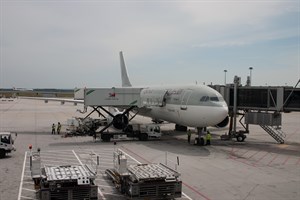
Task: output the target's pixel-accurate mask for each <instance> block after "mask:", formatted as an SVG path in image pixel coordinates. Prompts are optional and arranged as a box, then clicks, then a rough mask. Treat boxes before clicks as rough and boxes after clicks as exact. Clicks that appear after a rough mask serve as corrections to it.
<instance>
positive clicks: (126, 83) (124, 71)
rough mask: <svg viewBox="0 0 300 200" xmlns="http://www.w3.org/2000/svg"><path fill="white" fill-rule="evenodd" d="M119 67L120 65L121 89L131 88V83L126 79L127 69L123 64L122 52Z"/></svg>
mask: <svg viewBox="0 0 300 200" xmlns="http://www.w3.org/2000/svg"><path fill="white" fill-rule="evenodd" d="M120 65H121V78H122V87H131V83H130V81H129V78H128V74H127V69H126V66H125V62H124V57H123V52H122V51H120Z"/></svg>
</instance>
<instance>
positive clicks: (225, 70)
mask: <svg viewBox="0 0 300 200" xmlns="http://www.w3.org/2000/svg"><path fill="white" fill-rule="evenodd" d="M226 72H227V69H224V73H225V78H224V85H226Z"/></svg>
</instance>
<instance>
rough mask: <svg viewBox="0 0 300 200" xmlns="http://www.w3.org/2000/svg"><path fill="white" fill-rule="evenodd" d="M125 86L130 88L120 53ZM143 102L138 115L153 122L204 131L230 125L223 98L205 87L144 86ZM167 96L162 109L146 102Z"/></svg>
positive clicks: (161, 106)
mask: <svg viewBox="0 0 300 200" xmlns="http://www.w3.org/2000/svg"><path fill="white" fill-rule="evenodd" d="M120 64H121V77H122V86H123V87H131V86H132V85H131V83H130V80H129V78H128V74H127V70H126V66H125V62H124V57H123V53H122V52H120ZM140 95H141V100H142V102H143V105H145V107H142V108H139V114H140V115H144V116H147V117H150V118H152V119H154V121H161V120H163V121H168V122H172V123H175V124H176V128H180V126H188V127H196V128H203V127H208V126H217V127H225V126H226V125H227V124H228V122H229V118H228V106H227V104H226V102H225V101H224V99H223V97H222V95H221V94H220V93H218V92H217V91H216V90H214V89H212V88H210V87H208V86H205V85H185V86H156V87H144V88H143V90H142V91H141V94H140ZM160 95H164V98H163V102H162V104H161V105H160V106H157V105H152V104H151V103H147V101H150V102H151V98H156V97H158V96H160Z"/></svg>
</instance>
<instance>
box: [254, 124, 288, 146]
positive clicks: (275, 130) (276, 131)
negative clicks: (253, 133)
mask: <svg viewBox="0 0 300 200" xmlns="http://www.w3.org/2000/svg"><path fill="white" fill-rule="evenodd" d="M260 127H261V128H262V129H264V130H265V131H266V132H267V133H268V134H269V135H270V136H272V137H273V138H274V139H275V140H276V141H277V142H278V143H280V144H283V143H284V138H285V137H286V135H285V133H284V132H283V131H282V130H281V128H280V127H273V126H266V125H260Z"/></svg>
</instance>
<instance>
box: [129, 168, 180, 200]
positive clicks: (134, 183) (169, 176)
mask: <svg viewBox="0 0 300 200" xmlns="http://www.w3.org/2000/svg"><path fill="white" fill-rule="evenodd" d="M127 169H128V172H129V173H130V174H131V175H130V176H129V181H128V183H129V185H130V189H129V191H131V194H130V196H132V197H138V198H151V199H174V198H179V197H181V190H182V188H181V187H182V182H181V181H180V180H179V176H180V174H179V173H178V172H176V171H174V170H172V169H170V168H169V167H167V166H165V165H163V164H161V163H160V164H137V165H130V166H128V168H127Z"/></svg>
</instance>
